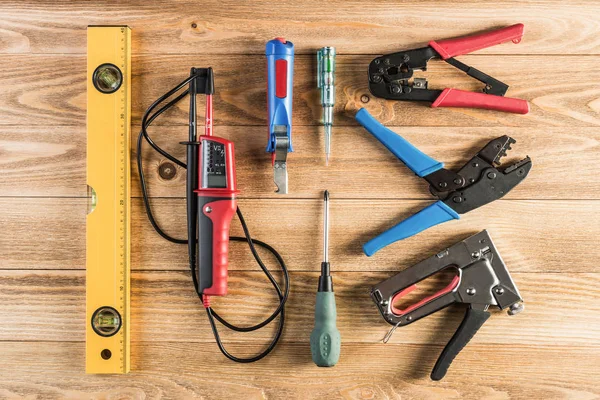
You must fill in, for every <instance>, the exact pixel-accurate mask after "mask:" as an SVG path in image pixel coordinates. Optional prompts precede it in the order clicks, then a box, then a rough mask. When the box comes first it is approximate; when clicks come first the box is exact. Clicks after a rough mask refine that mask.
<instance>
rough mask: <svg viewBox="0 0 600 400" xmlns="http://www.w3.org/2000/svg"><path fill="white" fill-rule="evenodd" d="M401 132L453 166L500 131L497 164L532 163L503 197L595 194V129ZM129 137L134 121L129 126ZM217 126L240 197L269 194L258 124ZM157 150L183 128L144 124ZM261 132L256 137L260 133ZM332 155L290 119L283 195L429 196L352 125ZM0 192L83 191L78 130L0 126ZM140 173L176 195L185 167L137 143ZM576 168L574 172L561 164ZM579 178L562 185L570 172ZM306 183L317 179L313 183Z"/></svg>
mask: <svg viewBox="0 0 600 400" xmlns="http://www.w3.org/2000/svg"><path fill="white" fill-rule="evenodd" d="M393 130H394V131H395V132H398V133H399V134H401V135H402V136H403V137H405V138H406V139H407V140H409V141H411V142H412V143H413V144H415V145H416V146H417V147H418V148H420V149H421V150H422V151H424V152H425V153H427V154H429V155H431V156H432V157H434V158H436V159H438V160H441V161H443V162H444V163H445V164H446V168H460V167H461V166H462V165H463V164H464V163H465V162H466V161H467V160H468V159H470V158H471V157H472V156H473V155H474V154H475V153H476V152H477V151H478V150H480V149H481V147H482V146H484V145H485V144H486V143H487V141H489V140H491V139H493V138H495V137H498V136H501V135H504V134H506V133H510V135H511V136H513V137H514V138H515V139H517V141H518V142H517V144H516V145H515V146H513V151H512V152H511V153H509V157H508V158H506V159H504V160H503V162H505V163H507V164H506V165H509V164H508V163H509V162H511V161H512V160H516V159H518V158H519V157H524V156H525V155H529V156H530V157H531V158H532V160H533V163H534V167H533V170H532V172H531V173H530V175H529V176H528V177H527V179H526V180H525V181H524V182H523V183H522V184H521V185H519V186H518V188H516V189H515V190H513V191H512V192H511V193H509V194H508V196H507V198H510V199H594V198H599V197H600V180H598V179H596V178H597V168H596V166H597V165H599V164H600V151H599V143H600V134H599V133H598V130H597V129H596V128H577V129H573V130H565V129H564V128H521V127H518V128H512V129H511V130H510V132H507V131H506V129H505V128H499V127H494V128H492V127H489V128H446V127H440V128H436V129H435V135H432V134H431V133H432V130H431V129H428V128H423V127H395V128H393ZM134 132H135V135H134V136H135V137H137V129H134ZM218 134H219V135H220V136H223V137H225V138H228V139H230V140H233V141H234V143H235V145H236V169H237V177H238V187H239V189H240V190H241V196H242V197H252V198H259V197H260V198H276V196H278V195H276V194H274V186H273V173H272V168H271V162H270V155H269V154H268V153H266V152H265V145H264V141H262V140H257V138H261V137H262V138H265V137H266V135H265V128H264V127H259V126H255V127H229V126H228V127H219V128H218ZM151 135H152V137H153V138H154V140H155V141H156V142H157V143H159V144H160V145H161V146H162V147H163V148H164V149H166V150H167V151H169V152H170V153H172V154H174V155H175V156H177V157H178V158H180V159H183V160H185V149H184V146H181V145H180V144H179V142H181V141H184V140H186V139H187V130H186V128H185V127H182V126H176V127H162V126H161V127H157V128H155V129H153V130H152V132H151ZM263 135H264V136H263ZM133 142H134V143H133V150H132V155H133V157H132V166H131V168H132V174H133V176H134V180H133V183H132V190H133V195H134V196H137V197H139V196H141V192H140V190H139V182H138V180H137V162H136V160H135V155H136V154H137V152H136V150H135V142H136V140H135V139H134V141H133ZM332 145H333V147H332V159H331V162H330V165H329V166H328V167H326V166H325V162H324V148H323V131H322V129H320V128H319V127H316V126H315V127H298V129H296V131H295V137H294V147H295V150H296V151H295V153H293V154H292V155H291V156H290V168H289V174H290V178H289V179H290V197H293V198H316V197H318V196H319V195H320V192H321V190H322V188H325V187H326V188H328V189H329V190H330V191H331V193H334V194H335V196H336V197H337V198H370V199H371V198H395V199H417V198H418V199H426V200H429V199H432V197H431V195H430V194H429V191H428V187H427V185H426V184H425V181H423V180H421V179H418V178H416V177H415V176H414V174H413V173H412V172H410V170H408V169H407V168H406V167H405V166H404V165H402V164H401V163H400V162H399V161H398V160H397V159H396V158H395V157H394V156H393V155H392V154H391V153H390V152H389V151H387V150H386V149H385V147H383V146H382V145H380V144H379V143H378V142H377V141H376V140H374V139H373V138H372V137H371V135H369V134H368V133H367V132H366V131H365V130H364V129H362V128H360V127H347V128H344V129H337V130H336V131H335V132H334V137H333V143H332ZM0 149H2V150H1V151H2V154H3V157H2V161H0V169H1V170H2V171H3V172H4V173H3V174H2V177H1V178H0V196H78V197H83V196H86V182H85V128H84V127H75V126H49V127H39V128H38V127H29V126H19V127H17V126H11V127H6V126H5V127H0ZM143 149H144V152H143V155H144V165H145V174H146V180H147V182H148V186H149V191H150V195H151V196H156V197H184V196H185V173H184V171H183V170H182V169H181V168H176V175H175V177H174V178H172V179H168V180H165V179H163V178H161V177H160V176H159V174H158V170H159V167H160V166H161V165H162V164H164V163H166V162H168V160H165V159H164V158H163V157H162V156H160V155H158V153H156V152H155V151H154V150H153V149H151V148H150V146H148V145H147V144H144V147H143ZM575 165H576V166H577V170H576V172H575V171H574V169H573V168H570V167H567V166H575ZM575 174H576V179H577V181H578V182H581V183H580V184H572V182H573V181H574V178H575V177H574V175H575ZM315 182H318V183H319V184H318V185H316V184H315Z"/></svg>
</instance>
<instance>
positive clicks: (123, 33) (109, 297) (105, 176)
mask: <svg viewBox="0 0 600 400" xmlns="http://www.w3.org/2000/svg"><path fill="white" fill-rule="evenodd" d="M102 64H113V65H114V66H116V67H118V69H119V70H120V71H121V74H122V83H121V85H120V86H119V88H118V89H117V90H116V91H115V92H113V93H102V92H101V91H99V90H98V89H97V88H96V86H95V85H94V82H93V77H94V72H95V71H96V68H98V66H100V65H102ZM130 115H131V30H130V28H129V27H127V26H89V27H88V30H87V184H88V191H89V192H90V193H91V203H92V207H91V208H90V209H88V215H87V224H86V321H85V324H86V346H85V352H86V361H85V368H86V372H87V373H90V374H124V373H127V372H129V368H130V360H129V359H130V343H129V341H130V338H129V292H130V287H129V284H130V282H129V280H130V275H129V274H130V203H131V202H130V182H131V175H130V174H131V166H130V124H131V116H130ZM102 307H111V308H113V309H114V310H116V311H117V312H118V313H119V315H120V320H121V326H120V328H119V329H118V331H117V332H116V333H114V334H113V335H112V336H109V337H105V336H102V335H100V334H98V333H97V332H96V331H95V330H94V328H93V327H92V319H93V317H94V313H95V312H96V311H97V310H98V309H100V308H102Z"/></svg>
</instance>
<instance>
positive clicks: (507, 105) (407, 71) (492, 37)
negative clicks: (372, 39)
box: [369, 24, 529, 114]
mask: <svg viewBox="0 0 600 400" xmlns="http://www.w3.org/2000/svg"><path fill="white" fill-rule="evenodd" d="M523 29H524V26H523V24H516V25H512V26H508V27H505V28H501V29H498V30H495V31H491V32H485V33H481V34H477V35H472V36H465V37H460V38H455V39H447V40H437V41H435V40H432V41H431V42H429V46H427V47H423V48H419V49H413V50H407V51H402V52H398V53H394V54H387V55H384V56H381V57H377V58H375V59H374V60H373V61H371V63H370V65H369V90H370V91H371V93H372V94H373V95H374V96H376V97H381V98H384V99H390V100H412V101H428V102H431V103H432V105H431V106H432V107H470V108H483V109H488V110H496V111H505V112H510V113H516V114H527V113H528V112H529V103H528V102H527V101H526V100H522V99H514V98H509V97H504V95H505V94H506V91H507V90H508V85H507V84H505V83H503V82H501V81H499V80H497V79H495V78H493V77H491V76H489V75H487V74H485V73H483V72H481V71H479V70H478V69H475V68H473V67H470V66H468V65H466V64H464V63H462V62H460V61H458V60H457V59H455V58H454V57H455V56H460V55H462V54H467V53H471V52H473V51H476V50H480V49H484V48H487V47H491V46H495V45H497V44H500V43H504V42H508V41H512V42H513V43H519V42H520V41H521V39H522V37H523ZM433 58H440V59H442V60H444V61H446V62H447V63H448V64H450V65H452V66H453V67H455V68H458V69H460V70H461V71H463V72H465V73H466V74H467V75H469V76H471V77H473V78H475V79H477V80H478V81H480V82H482V83H483V84H484V85H485V86H484V88H483V93H477V92H470V91H464V90H458V89H451V88H446V89H443V90H435V89H429V88H428V82H427V79H426V78H414V79H413V74H414V71H426V70H427V63H428V62H429V60H431V59H433ZM410 79H413V80H412V81H410Z"/></svg>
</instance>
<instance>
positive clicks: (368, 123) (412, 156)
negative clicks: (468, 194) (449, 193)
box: [355, 108, 444, 178]
mask: <svg viewBox="0 0 600 400" xmlns="http://www.w3.org/2000/svg"><path fill="white" fill-rule="evenodd" d="M355 118H356V120H357V121H358V123H359V124H361V125H362V126H363V127H364V128H365V129H366V130H367V131H369V133H371V135H373V136H375V138H376V139H377V140H379V141H380V142H381V143H382V144H383V145H384V146H385V147H387V149H388V150H389V151H391V152H392V153H393V154H394V155H395V156H396V157H398V158H399V159H400V160H402V162H403V163H404V164H406V166H407V167H408V168H410V169H411V170H412V171H413V172H414V173H415V174H417V176H419V177H421V178H422V177H424V176H426V175H429V174H430V173H432V172H435V171H437V170H438V169H441V168H443V167H444V163H441V162H439V161H437V160H435V159H433V158H431V157H429V156H428V155H427V154H425V153H423V152H422V151H421V150H419V149H417V148H416V147H415V146H413V145H412V144H410V142H409V141H407V140H406V139H404V138H403V137H402V136H400V135H398V134H397V133H394V132H392V131H391V130H389V129H388V128H386V127H385V126H383V125H381V124H380V123H379V121H377V120H376V119H375V118H373V116H372V115H371V114H369V112H368V111H367V110H365V109H364V108H361V109H360V110H358V112H357V113H356V116H355Z"/></svg>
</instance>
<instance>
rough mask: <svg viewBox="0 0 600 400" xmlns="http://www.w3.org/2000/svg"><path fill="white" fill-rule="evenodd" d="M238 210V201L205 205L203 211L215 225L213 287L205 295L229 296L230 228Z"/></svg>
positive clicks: (221, 201) (229, 200) (231, 200)
mask: <svg viewBox="0 0 600 400" xmlns="http://www.w3.org/2000/svg"><path fill="white" fill-rule="evenodd" d="M236 209H237V201H236V200H234V199H223V200H217V201H213V202H211V203H207V204H205V205H204V207H203V209H202V212H203V213H204V215H206V216H207V217H208V218H210V219H211V221H212V224H213V237H212V239H213V243H212V246H213V251H212V257H213V259H212V261H213V265H212V286H211V287H209V288H206V289H204V291H203V292H202V294H204V295H211V296H225V295H226V294H227V277H228V273H227V270H228V265H229V258H228V254H229V226H230V225H231V219H232V218H233V214H235V210H236ZM207 210H210V212H207Z"/></svg>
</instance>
